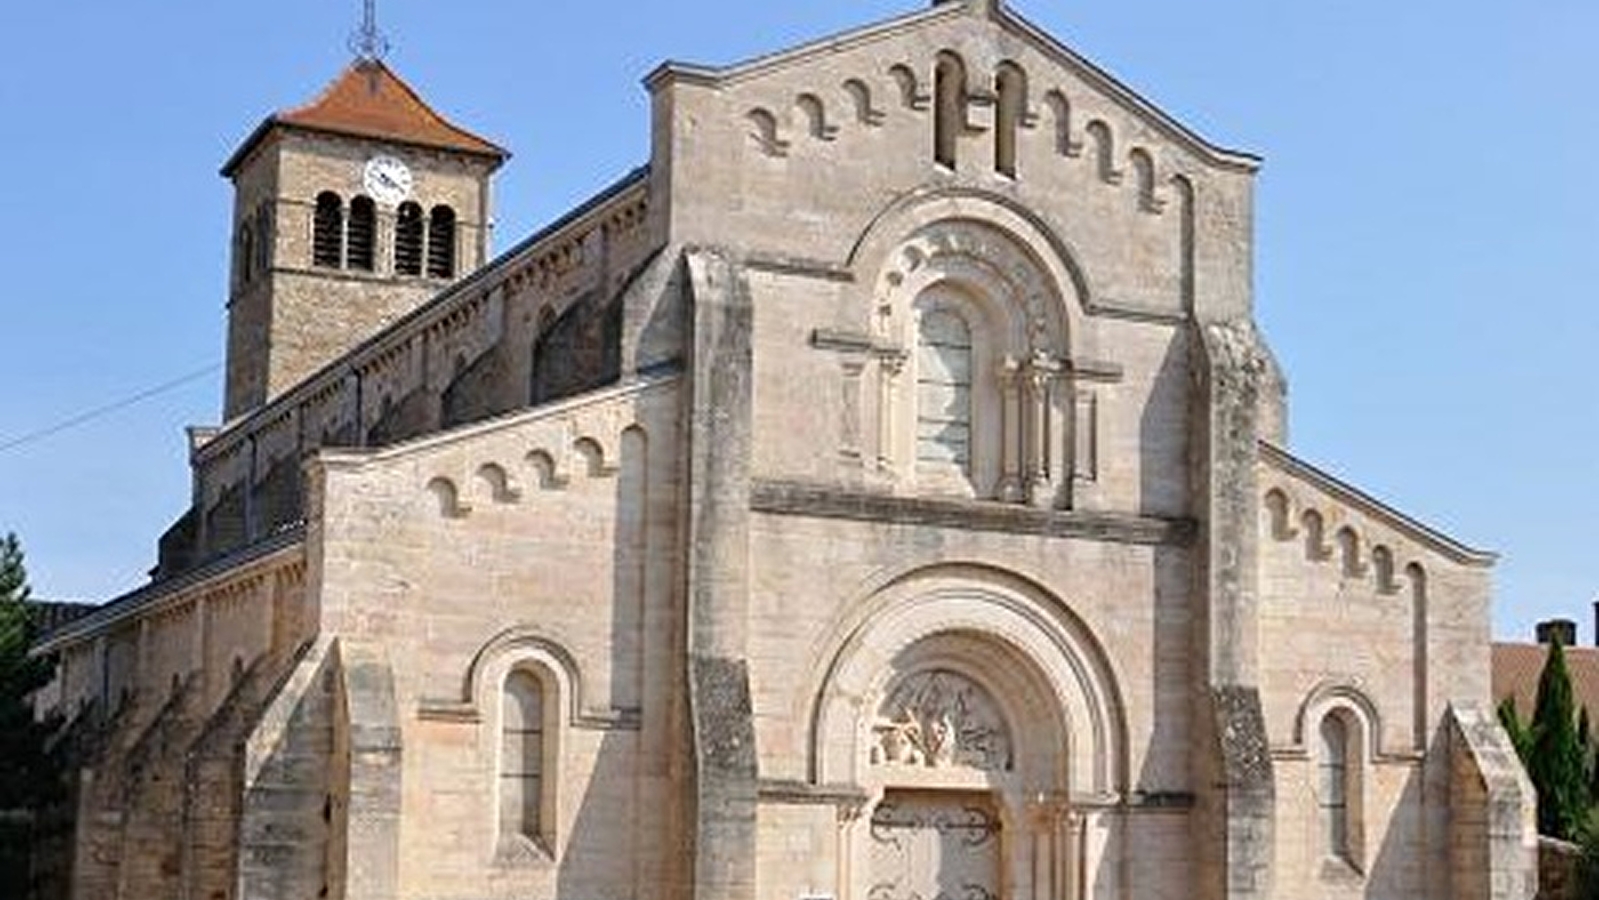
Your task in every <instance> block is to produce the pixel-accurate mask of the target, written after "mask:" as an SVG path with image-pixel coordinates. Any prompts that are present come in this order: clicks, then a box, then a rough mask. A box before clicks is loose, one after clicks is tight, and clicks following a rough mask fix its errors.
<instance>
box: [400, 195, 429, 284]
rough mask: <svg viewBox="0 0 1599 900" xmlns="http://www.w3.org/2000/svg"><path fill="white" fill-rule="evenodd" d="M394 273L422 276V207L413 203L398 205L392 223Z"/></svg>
mask: <svg viewBox="0 0 1599 900" xmlns="http://www.w3.org/2000/svg"><path fill="white" fill-rule="evenodd" d="M394 273H395V274H396V275H421V274H422V207H420V206H418V205H417V204H415V203H402V204H400V211H399V215H398V217H397V218H396V219H395V221H394Z"/></svg>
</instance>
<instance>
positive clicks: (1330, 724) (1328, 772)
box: [1316, 714, 1349, 857]
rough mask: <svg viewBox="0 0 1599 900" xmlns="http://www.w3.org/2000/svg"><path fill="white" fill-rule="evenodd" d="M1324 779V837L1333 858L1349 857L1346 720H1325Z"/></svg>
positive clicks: (1333, 717)
mask: <svg viewBox="0 0 1599 900" xmlns="http://www.w3.org/2000/svg"><path fill="white" fill-rule="evenodd" d="M1316 767H1317V772H1318V774H1319V775H1320V777H1319V778H1318V783H1319V785H1320V791H1319V800H1320V805H1321V822H1322V837H1323V839H1324V840H1325V841H1326V844H1325V846H1324V849H1325V850H1326V851H1327V855H1329V856H1340V857H1347V856H1348V855H1349V728H1348V726H1347V725H1345V724H1344V720H1343V718H1342V717H1340V716H1338V715H1337V714H1332V715H1328V716H1327V717H1326V718H1324V719H1322V720H1321V754H1320V757H1319V758H1318V759H1317V760H1316Z"/></svg>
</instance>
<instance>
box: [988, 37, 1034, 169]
mask: <svg viewBox="0 0 1599 900" xmlns="http://www.w3.org/2000/svg"><path fill="white" fill-rule="evenodd" d="M994 90H995V93H996V94H998V95H999V101H998V102H999V105H998V107H997V108H996V109H995V111H994V113H995V114H994V171H996V172H998V173H1000V174H1001V175H1008V176H1010V177H1012V178H1015V177H1016V132H1017V129H1018V128H1020V127H1021V122H1022V117H1023V115H1024V114H1025V112H1026V109H1027V75H1026V74H1025V73H1024V72H1022V70H1021V68H1020V67H1019V66H1017V65H1015V64H1014V63H1003V64H1001V65H1000V67H999V72H998V73H997V74H996V75H995V76H994Z"/></svg>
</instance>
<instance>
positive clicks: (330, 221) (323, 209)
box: [311, 191, 344, 269]
mask: <svg viewBox="0 0 1599 900" xmlns="http://www.w3.org/2000/svg"><path fill="white" fill-rule="evenodd" d="M311 263H312V264H313V265H316V266H321V267H323V268H328V269H337V268H339V267H340V266H342V265H343V264H344V201H343V200H341V199H339V195H338V194H335V193H333V192H332V191H323V192H322V193H320V194H318V195H317V197H316V212H315V213H314V214H313V217H312V233H311Z"/></svg>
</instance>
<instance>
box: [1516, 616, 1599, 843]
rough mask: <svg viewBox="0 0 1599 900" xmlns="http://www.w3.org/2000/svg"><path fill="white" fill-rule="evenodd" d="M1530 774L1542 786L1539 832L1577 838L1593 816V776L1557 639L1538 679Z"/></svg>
mask: <svg viewBox="0 0 1599 900" xmlns="http://www.w3.org/2000/svg"><path fill="white" fill-rule="evenodd" d="M1527 774H1528V775H1529V776H1530V777H1531V778H1532V784H1533V787H1535V788H1537V790H1538V832H1539V833H1540V834H1545V835H1548V836H1550V837H1556V838H1560V839H1562V840H1571V839H1572V838H1575V837H1577V836H1578V835H1579V834H1580V832H1581V830H1582V828H1583V826H1584V824H1585V823H1586V822H1587V819H1588V779H1587V772H1586V767H1585V764H1584V760H1583V753H1582V744H1581V743H1580V742H1579V741H1578V738H1577V711H1576V703H1575V702H1574V701H1573V699H1572V694H1571V673H1570V672H1569V671H1568V670H1567V669H1566V654H1565V651H1564V650H1563V649H1561V646H1560V642H1559V641H1558V640H1557V641H1550V643H1549V655H1548V657H1547V658H1546V659H1545V661H1544V666H1543V674H1542V675H1541V676H1539V678H1538V701H1537V704H1536V707H1535V709H1534V710H1533V714H1532V752H1531V754H1530V755H1529V758H1528V759H1527Z"/></svg>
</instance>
